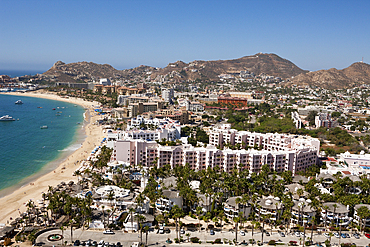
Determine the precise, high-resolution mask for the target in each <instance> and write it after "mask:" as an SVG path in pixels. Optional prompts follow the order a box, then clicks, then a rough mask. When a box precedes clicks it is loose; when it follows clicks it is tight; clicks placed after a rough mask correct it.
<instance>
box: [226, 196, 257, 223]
mask: <svg viewBox="0 0 370 247" xmlns="http://www.w3.org/2000/svg"><path fill="white" fill-rule="evenodd" d="M238 198H239V200H240V199H241V197H240V196H235V197H230V198H229V199H227V200H226V202H225V205H224V213H225V215H226V217H228V218H229V219H233V218H234V217H239V216H242V217H244V218H248V216H249V214H250V212H251V206H250V204H249V203H246V204H243V203H240V202H238Z"/></svg>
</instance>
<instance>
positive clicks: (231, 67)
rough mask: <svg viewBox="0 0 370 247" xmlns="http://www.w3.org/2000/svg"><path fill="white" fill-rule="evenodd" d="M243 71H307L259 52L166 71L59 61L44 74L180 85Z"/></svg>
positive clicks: (175, 66) (285, 74) (65, 78)
mask: <svg viewBox="0 0 370 247" xmlns="http://www.w3.org/2000/svg"><path fill="white" fill-rule="evenodd" d="M244 70H248V71H250V72H253V73H254V74H255V75H259V74H262V73H264V74H267V75H271V76H275V77H281V78H291V77H292V76H297V75H299V74H301V73H306V72H307V71H305V70H302V69H300V68H299V67H297V66H296V65H295V64H293V63H292V62H290V61H289V60H286V59H283V58H281V57H279V56H277V55H275V54H263V53H258V54H256V55H253V56H245V57H242V58H238V59H233V60H217V61H193V62H190V63H184V62H182V61H178V62H175V63H170V64H168V65H167V66H166V67H165V68H154V67H150V66H139V67H136V68H133V69H126V70H116V69H115V68H113V67H112V66H110V65H108V64H103V65H100V64H95V63H92V62H78V63H70V64H65V63H63V62H61V61H58V62H56V63H55V64H54V65H53V67H51V68H50V69H49V70H48V71H46V72H45V73H44V75H49V76H54V77H56V78H57V80H58V81H64V82H75V81H88V80H94V79H99V78H117V79H125V80H133V79H140V78H141V79H142V78H147V79H150V80H157V79H161V78H162V79H163V78H167V79H169V80H172V81H174V82H181V81H185V80H196V79H201V80H217V79H218V75H220V74H227V73H239V72H240V71H244Z"/></svg>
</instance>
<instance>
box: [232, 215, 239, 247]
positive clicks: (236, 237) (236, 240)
mask: <svg viewBox="0 0 370 247" xmlns="http://www.w3.org/2000/svg"><path fill="white" fill-rule="evenodd" d="M233 221H234V222H235V245H238V223H239V221H240V217H234V218H233Z"/></svg>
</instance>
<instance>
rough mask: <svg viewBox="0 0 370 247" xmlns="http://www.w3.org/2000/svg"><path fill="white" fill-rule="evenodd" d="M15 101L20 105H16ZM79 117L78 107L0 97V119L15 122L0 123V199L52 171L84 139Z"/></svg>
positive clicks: (47, 101) (30, 99)
mask: <svg viewBox="0 0 370 247" xmlns="http://www.w3.org/2000/svg"><path fill="white" fill-rule="evenodd" d="M19 99H20V100H22V101H23V103H24V104H22V105H16V104H15V101H17V100H19ZM58 107H59V108H58ZM53 108H55V110H53ZM58 112H60V113H58ZM56 114H60V116H57V115H56ZM83 114H84V109H83V108H82V107H80V106H74V105H73V104H70V103H66V102H61V101H55V100H48V99H40V98H32V97H24V96H13V95H1V94H0V116H3V115H10V116H12V117H13V118H15V119H16V121H0V154H1V156H0V174H1V179H0V197H1V196H4V195H6V194H9V193H11V192H12V191H13V190H14V189H16V188H17V187H21V186H22V185H24V184H27V183H29V182H30V181H32V180H33V179H35V178H37V176H40V175H42V174H45V173H47V172H50V171H52V170H53V169H55V168H56V166H57V165H58V164H59V163H60V162H61V161H62V160H63V159H65V158H66V157H67V156H68V155H70V154H71V153H72V152H73V151H75V150H76V149H78V148H79V147H80V145H81V143H82V141H83V139H84V138H85V136H84V131H83V124H84V118H83ZM45 125H46V126H47V127H48V128H47V129H41V128H40V127H41V126H45Z"/></svg>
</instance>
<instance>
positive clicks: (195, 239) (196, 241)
mask: <svg viewBox="0 0 370 247" xmlns="http://www.w3.org/2000/svg"><path fill="white" fill-rule="evenodd" d="M190 241H191V242H192V243H199V238H197V237H192V238H190Z"/></svg>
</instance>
